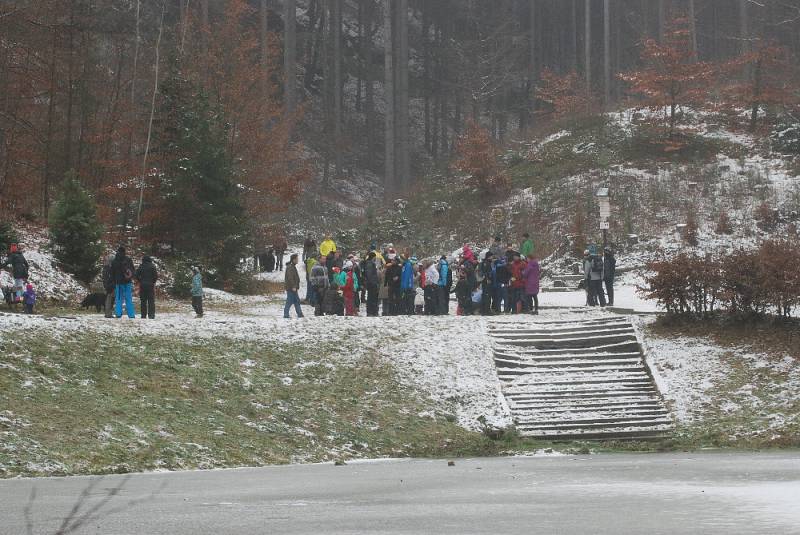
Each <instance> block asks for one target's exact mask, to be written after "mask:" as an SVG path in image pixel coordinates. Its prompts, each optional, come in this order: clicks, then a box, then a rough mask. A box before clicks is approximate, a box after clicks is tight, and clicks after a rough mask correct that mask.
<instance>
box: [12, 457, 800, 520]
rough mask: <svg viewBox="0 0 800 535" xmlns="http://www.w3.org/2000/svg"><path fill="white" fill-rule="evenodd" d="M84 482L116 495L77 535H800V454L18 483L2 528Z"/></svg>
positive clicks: (62, 499) (395, 465)
mask: <svg viewBox="0 0 800 535" xmlns="http://www.w3.org/2000/svg"><path fill="white" fill-rule="evenodd" d="M34 488H35V497H34V499H33V500H31V496H32V490H33V489H34ZM115 489H116V490H115ZM82 492H86V498H85V503H84V504H83V506H82V510H87V509H89V508H92V507H93V506H96V505H99V504H100V502H101V501H102V500H103V499H104V498H106V497H108V495H109V494H110V493H111V494H113V496H111V497H110V499H109V501H108V503H106V504H105V505H102V506H101V507H100V508H99V509H98V511H97V512H96V513H95V514H94V518H93V519H91V520H90V521H88V522H87V523H86V524H85V527H84V528H82V529H79V530H77V531H76V533H115V534H134V533H150V534H175V535H183V534H193V535H194V534H199V533H209V534H210V533H232V534H245V533H246V534H250V533H282V534H294V533H395V534H399V533H408V534H411V533H453V534H456V533H459V534H462V533H525V534H529V533H596V534H597V533H599V534H619V533H659V534H660V533H664V534H666V533H704V534H714V533H721V534H726V535H729V534H732V533H782V534H789V533H800V508H798V507H797V503H798V501H800V453H798V452H794V451H790V452H772V453H676V454H603V455H591V456H569V455H552V456H547V455H536V456H533V457H524V458H523V457H506V458H493V459H470V460H456V462H455V466H448V465H447V462H446V461H444V460H387V461H382V462H368V463H360V462H354V463H351V464H348V465H347V466H333V465H331V464H326V465H294V466H280V467H270V468H258V469H237V470H220V471H205V472H173V473H151V474H138V475H133V476H107V477H104V478H98V477H74V478H62V479H56V478H53V479H20V480H7V481H0V518H2V519H3V522H2V523H0V533H2V534H18V533H25V532H26V521H25V516H26V515H25V509H26V506H29V508H30V511H29V519H30V527H31V528H32V529H31V531H29V532H31V533H53V532H55V531H56V529H57V528H58V526H59V525H60V524H61V522H62V520H63V518H64V517H65V516H67V515H68V514H69V511H70V510H71V508H72V507H73V505H74V504H75V503H76V501H77V500H78V499H79V496H80V495H81V493H82ZM78 516H80V513H79V514H78Z"/></svg>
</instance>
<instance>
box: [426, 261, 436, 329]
mask: <svg viewBox="0 0 800 535" xmlns="http://www.w3.org/2000/svg"><path fill="white" fill-rule="evenodd" d="M426 266H427V267H426V268H425V315H426V316H433V315H435V314H438V312H439V270H438V269H436V267H437V265H436V262H427V263H426Z"/></svg>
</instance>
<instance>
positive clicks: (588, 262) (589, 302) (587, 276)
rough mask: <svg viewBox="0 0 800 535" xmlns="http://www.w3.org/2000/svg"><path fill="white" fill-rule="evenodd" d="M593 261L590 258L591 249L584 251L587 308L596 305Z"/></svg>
mask: <svg viewBox="0 0 800 535" xmlns="http://www.w3.org/2000/svg"><path fill="white" fill-rule="evenodd" d="M591 272H592V261H591V257H590V256H589V249H586V250H585V251H583V285H584V289H585V290H586V306H593V304H596V303H595V299H594V294H593V293H592V277H591V276H590V274H591Z"/></svg>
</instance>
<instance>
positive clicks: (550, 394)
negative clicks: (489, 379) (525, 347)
mask: <svg viewBox="0 0 800 535" xmlns="http://www.w3.org/2000/svg"><path fill="white" fill-rule="evenodd" d="M513 390H514V387H510V386H506V387H504V388H503V394H504V395H505V397H507V398H511V399H513V400H528V399H531V400H537V399H538V400H545V399H553V400H557V399H569V398H574V399H590V398H595V399H603V398H618V397H629V396H632V395H638V396H641V395H648V396H650V395H652V396H658V390H656V388H655V386H653V385H648V386H637V387H634V388H624V389H615V390H609V389H607V388H596V389H570V390H545V391H538V392H531V390H530V389H519V390H520V391H519V392H514V391H513Z"/></svg>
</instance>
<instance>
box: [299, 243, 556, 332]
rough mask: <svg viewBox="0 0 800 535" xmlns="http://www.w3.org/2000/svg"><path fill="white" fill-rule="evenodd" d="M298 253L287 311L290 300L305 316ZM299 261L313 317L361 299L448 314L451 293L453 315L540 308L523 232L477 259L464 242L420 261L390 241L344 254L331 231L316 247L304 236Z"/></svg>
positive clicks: (389, 312) (381, 308) (356, 308)
mask: <svg viewBox="0 0 800 535" xmlns="http://www.w3.org/2000/svg"><path fill="white" fill-rule="evenodd" d="M310 244H313V245H311V246H309V245H310ZM298 260H299V259H298V258H297V255H293V256H292V258H291V260H290V262H289V266H288V267H287V273H286V279H285V280H286V291H287V301H286V306H285V308H284V317H287V318H288V317H289V312H290V309H291V307H292V306H294V307H295V309H296V311H297V315H298V317H302V311H301V309H300V306H299V303H300V299H299V296H298V295H297V291H298V290H299V276H298V275H297V270H296V267H295V266H296V265H297V264H298ZM303 267H304V268H305V270H304V271H305V276H306V282H307V295H306V302H307V303H308V304H311V305H313V306H314V311H315V315H318V316H322V315H340V316H357V315H359V313H360V311H361V306H362V304H363V305H365V308H366V315H367V316H378V315H383V316H396V315H414V314H425V315H448V314H449V313H450V302H451V295H453V294H455V298H456V303H457V307H456V314H457V315H471V314H475V313H480V314H483V315H490V314H499V313H502V312H505V313H523V312H529V313H532V314H538V311H539V300H538V294H539V276H540V270H539V262H538V259H537V258H536V256H535V255H534V250H533V241H532V240H531V239H530V236H529V235H528V234H524V235H523V241H522V243H521V244H520V247H519V250H517V249H515V248H514V246H513V245H512V244H510V243H509V244H507V245H506V247H505V248H503V247H502V246H501V245H500V238H499V237H498V238H496V239H495V244H493V246H492V247H491V248H490V249H489V250H488V251H487V252H486V253H485V254H484V256H483V259H482V260H480V261H479V260H478V258H477V257H476V255H475V253H474V252H473V251H472V249H471V247H470V245H469V244H464V246H463V247H462V248H461V250H460V251H458V253H456V254H455V255H454V257H451V258H448V257H447V256H446V255H442V256H440V257H438V258H430V259H427V260H422V261H420V260H419V259H418V258H417V257H416V256H414V255H413V254H411V252H410V251H408V250H407V251H405V252H404V253H398V251H397V250H396V249H395V248H394V246H393V245H392V244H387V245H386V246H384V247H383V248H381V249H379V248H378V247H377V246H376V245H375V244H372V245H371V246H370V248H369V250H368V252H367V254H366V255H364V257H363V258H359V256H358V255H357V254H355V253H350V254H347V255H344V254H342V252H341V251H339V250H337V248H336V244H335V242H334V241H333V240H332V239H331V238H330V237H329V236H328V237H326V238H325V240H324V241H323V242H322V243H321V244H320V246H319V250H317V248H316V246H315V243H314V241H313V240H310V239H309V240H306V244H305V245H304V250H303ZM454 282H455V284H454ZM419 297H421V298H422V299H421V303H420V302H418V301H419V300H420V299H419Z"/></svg>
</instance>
